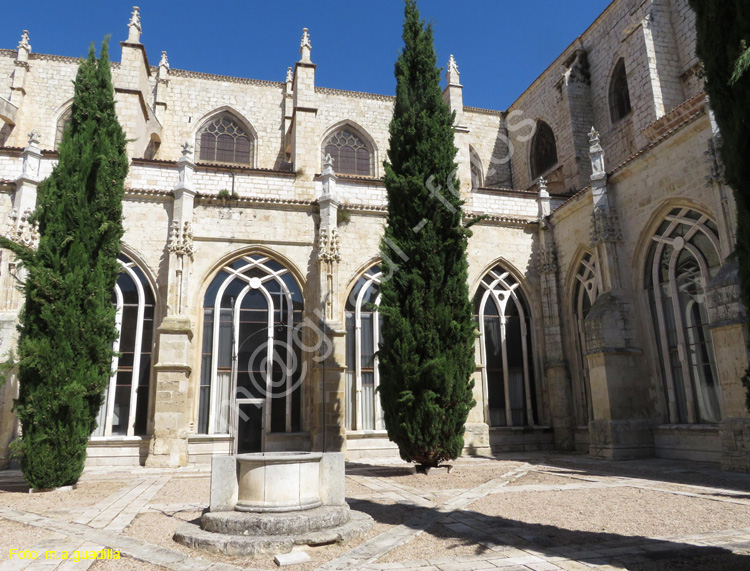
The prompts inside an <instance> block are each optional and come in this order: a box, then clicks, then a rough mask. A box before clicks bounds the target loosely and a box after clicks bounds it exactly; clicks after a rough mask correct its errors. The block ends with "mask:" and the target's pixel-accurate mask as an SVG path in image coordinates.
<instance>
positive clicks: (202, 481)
mask: <svg viewBox="0 0 750 571" xmlns="http://www.w3.org/2000/svg"><path fill="white" fill-rule="evenodd" d="M210 496H211V478H210V477H207V478H172V479H171V480H169V482H167V483H166V484H164V487H163V488H162V489H161V490H159V491H158V492H157V493H156V495H155V496H154V497H153V498H152V499H151V501H150V502H149V503H151V504H192V503H200V504H205V505H206V506H208V503H209V500H210Z"/></svg>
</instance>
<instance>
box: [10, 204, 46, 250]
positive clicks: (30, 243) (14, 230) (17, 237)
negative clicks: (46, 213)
mask: <svg viewBox="0 0 750 571" xmlns="http://www.w3.org/2000/svg"><path fill="white" fill-rule="evenodd" d="M29 216H31V208H27V209H26V210H25V211H24V213H23V214H21V215H20V216H19V215H18V210H16V209H15V208H14V209H13V212H11V213H10V216H8V221H9V226H10V229H9V230H8V231H7V232H6V233H5V237H6V238H8V240H12V241H13V242H15V243H16V244H20V245H21V246H26V247H27V248H32V249H36V247H37V246H38V245H39V232H38V231H37V227H36V223H34V224H32V223H31V222H29Z"/></svg>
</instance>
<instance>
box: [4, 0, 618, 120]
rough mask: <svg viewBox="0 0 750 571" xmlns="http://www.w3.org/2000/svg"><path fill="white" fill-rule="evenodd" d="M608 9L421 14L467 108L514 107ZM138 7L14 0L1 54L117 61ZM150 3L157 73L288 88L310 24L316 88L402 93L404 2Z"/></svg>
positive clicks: (546, 1) (472, 5) (146, 3)
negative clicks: (104, 47)
mask: <svg viewBox="0 0 750 571" xmlns="http://www.w3.org/2000/svg"><path fill="white" fill-rule="evenodd" d="M136 1H137V0H136ZM609 2H610V0H564V1H560V0H536V1H517V0H516V1H513V0H465V1H464V2H463V3H460V2H459V1H457V0H421V1H420V10H421V12H422V17H423V18H425V19H426V20H427V21H430V22H432V23H433V27H434V30H435V44H436V45H435V47H436V51H437V55H438V63H439V65H441V66H442V67H445V66H446V64H447V61H448V56H449V55H450V54H454V55H455V57H456V60H457V62H458V65H459V70H460V71H461V83H462V84H463V85H464V104H465V105H470V106H474V107H486V108H490V109H506V108H507V107H508V106H509V105H510V104H511V103H512V102H513V101H514V100H515V99H516V98H517V97H518V96H519V95H520V94H521V93H522V92H523V90H524V89H525V88H526V87H528V86H529V85H530V84H531V82H532V81H534V79H536V77H538V75H539V74H540V73H541V72H542V71H543V70H544V69H545V68H546V67H547V66H548V65H549V64H550V63H551V62H552V61H553V60H554V59H555V57H556V56H557V55H558V54H559V53H560V52H561V51H562V50H563V49H564V48H565V47H566V46H568V45H569V44H570V43H571V42H572V41H573V40H574V39H575V38H576V37H577V36H578V35H580V34H581V33H582V32H583V31H584V30H585V29H586V28H587V27H588V26H589V24H591V23H592V22H593V21H594V19H595V18H596V17H597V16H598V15H599V14H600V13H601V12H602V10H604V8H605V7H606V6H607V5H608V4H609ZM133 3H134V2H133V1H132V0H131V1H130V2H122V1H120V0H109V1H105V0H98V1H96V0H65V1H60V0H58V1H51V0H36V1H31V0H25V1H22V2H6V3H5V5H4V6H3V21H2V27H1V28H2V29H1V30H0V48H6V49H14V48H15V47H16V45H17V44H18V41H19V39H20V35H21V31H22V30H24V29H27V30H29V34H30V37H31V41H30V43H31V45H32V48H33V51H34V52H37V53H51V54H58V55H67V56H76V57H78V56H82V55H85V54H86V51H87V49H88V45H89V43H90V42H91V41H96V43H97V45H98V44H99V43H100V42H101V40H102V38H103V37H104V35H105V34H111V35H112V49H111V52H112V58H113V59H115V60H119V57H120V49H119V42H120V41H122V40H124V39H125V38H126V37H127V22H128V19H129V17H130V12H131V7H132V5H133ZM140 7H141V18H142V24H143V36H142V37H141V41H142V42H143V44H144V45H145V46H146V49H147V52H148V55H149V60H150V63H151V64H152V65H155V64H157V63H158V61H159V56H160V55H161V51H162V50H166V51H167V52H168V55H169V62H170V65H171V66H172V67H173V68H179V69H189V70H193V71H202V72H207V73H215V74H220V75H234V76H240V77H251V78H255V79H267V80H272V81H283V80H284V77H285V73H286V68H287V67H288V66H292V65H294V62H295V61H297V60H298V59H299V41H300V37H301V34H302V28H303V27H307V28H309V29H310V35H311V40H312V47H313V51H312V59H313V62H315V63H316V64H318V68H317V75H316V84H317V85H319V86H323V87H333V88H337V89H349V90H353V91H368V92H372V93H382V94H392V93H393V92H394V90H395V79H394V77H393V62H394V61H395V59H396V57H397V55H398V51H399V50H400V48H401V23H402V19H403V2H402V0H369V1H362V0H360V1H352V0H349V1H346V0H318V1H312V0H285V1H283V2H281V1H278V0H276V1H262V2H261V1H259V0H244V1H239V0H236V1H224V0H221V1H220V0H203V1H202V2H197V1H195V0H184V1H182V2H177V1H173V0H167V1H164V0H162V1H158V2H157V1H154V0H141V1H140Z"/></svg>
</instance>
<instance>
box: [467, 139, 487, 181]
mask: <svg viewBox="0 0 750 571" xmlns="http://www.w3.org/2000/svg"><path fill="white" fill-rule="evenodd" d="M469 156H470V160H471V188H482V187H483V186H484V169H483V168H482V161H481V160H480V159H479V155H478V154H477V152H476V151H475V150H474V148H473V147H471V148H469Z"/></svg>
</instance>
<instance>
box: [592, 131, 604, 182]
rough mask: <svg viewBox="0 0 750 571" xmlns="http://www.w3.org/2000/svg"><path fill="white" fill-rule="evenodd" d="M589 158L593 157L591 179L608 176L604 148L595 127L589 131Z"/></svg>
mask: <svg viewBox="0 0 750 571" xmlns="http://www.w3.org/2000/svg"><path fill="white" fill-rule="evenodd" d="M589 145H590V146H589V158H590V159H591V180H601V179H604V178H606V176H607V172H606V171H605V170H604V149H602V145H601V143H600V141H599V133H598V132H597V130H596V129H595V128H594V127H591V132H589Z"/></svg>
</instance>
